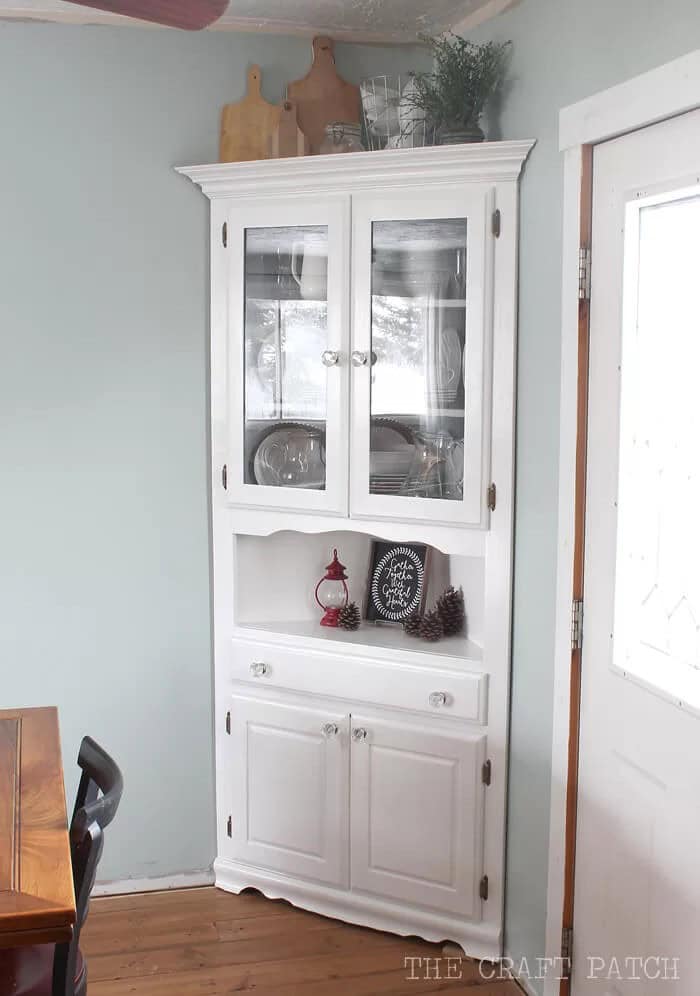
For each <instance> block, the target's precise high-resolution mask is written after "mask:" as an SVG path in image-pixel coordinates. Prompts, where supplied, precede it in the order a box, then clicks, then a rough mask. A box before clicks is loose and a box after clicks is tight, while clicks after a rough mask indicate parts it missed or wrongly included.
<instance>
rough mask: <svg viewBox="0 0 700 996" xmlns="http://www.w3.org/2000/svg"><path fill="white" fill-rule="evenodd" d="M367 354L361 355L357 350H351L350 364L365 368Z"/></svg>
mask: <svg viewBox="0 0 700 996" xmlns="http://www.w3.org/2000/svg"><path fill="white" fill-rule="evenodd" d="M367 359H368V357H367V353H361V352H360V350H359V349H353V351H352V364H353V366H355V367H366V366H367Z"/></svg>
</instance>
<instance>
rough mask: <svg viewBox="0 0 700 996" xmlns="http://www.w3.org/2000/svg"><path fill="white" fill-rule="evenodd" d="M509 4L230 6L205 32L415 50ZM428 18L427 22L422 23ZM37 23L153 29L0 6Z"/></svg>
mask: <svg viewBox="0 0 700 996" xmlns="http://www.w3.org/2000/svg"><path fill="white" fill-rule="evenodd" d="M512 2H514V0H463V3H461V4H457V5H456V6H455V4H454V2H453V0H442V2H441V3H439V4H436V5H434V6H433V7H432V8H431V10H430V15H429V16H428V15H426V13H425V9H424V7H423V5H422V4H420V3H418V2H417V0H412V5H408V6H404V8H402V11H401V17H400V18H399V19H397V17H396V11H395V8H394V6H393V4H392V3H391V2H390V0H383V2H381V3H376V4H373V5H372V7H371V8H367V7H366V6H365V5H364V4H363V3H361V2H360V0H356V2H354V3H352V4H347V5H343V6H342V16H339V11H340V8H339V6H338V4H337V3H335V2H333V0H325V2H324V3H319V2H318V0H303V2H300V3H297V4H296V5H295V7H294V11H293V12H290V11H289V10H288V9H287V7H286V5H285V4H284V3H283V2H281V0H266V2H265V3H262V2H259V0H255V2H251V0H232V2H231V4H230V6H229V9H228V10H227V11H225V12H224V14H223V15H222V17H221V18H220V19H219V20H218V21H215V22H214V24H212V25H211V26H210V27H209V28H208V29H207V30H209V31H243V32H252V33H255V34H277V35H279V34H284V35H299V36H302V37H308V38H313V37H315V36H316V35H319V34H321V35H331V36H332V37H333V38H335V39H336V40H338V41H348V42H365V43H375V44H378V43H384V44H415V43H416V42H417V41H419V37H420V35H421V34H422V33H425V32H427V33H429V34H440V33H442V32H443V31H446V30H449V29H450V28H454V29H455V30H458V31H466V30H468V29H470V28H473V27H474V26H476V25H477V24H481V23H483V22H484V21H486V20H489V19H490V18H492V17H495V16H496V15H497V14H499V13H501V12H502V11H503V10H504V9H506V7H507V6H511V5H512ZM426 18H427V19H426ZM2 19H7V20H40V21H51V22H55V23H59V24H118V25H121V26H132V27H141V28H143V27H157V25H155V24H153V23H152V22H148V21H139V20H138V19H133V18H128V17H123V16H120V15H119V14H113V13H111V12H110V11H101V10H94V9H92V8H90V7H82V6H80V5H78V4H72V3H65V2H63V0H2V2H1V3H0V20H2Z"/></svg>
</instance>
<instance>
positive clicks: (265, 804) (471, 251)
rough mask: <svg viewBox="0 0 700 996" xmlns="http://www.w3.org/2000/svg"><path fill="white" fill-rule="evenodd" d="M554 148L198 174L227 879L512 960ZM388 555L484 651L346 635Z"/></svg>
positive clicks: (375, 156) (518, 145) (303, 162)
mask: <svg viewBox="0 0 700 996" xmlns="http://www.w3.org/2000/svg"><path fill="white" fill-rule="evenodd" d="M530 147H531V143H529V142H499V143H484V144H482V145H471V146H453V147H447V148H431V149H416V150H395V151H382V152H373V153H356V154H352V155H350V154H349V155H345V156H328V157H326V156H315V157H308V158H300V159H283V160H276V161H267V162H256V163H241V164H222V165H211V166H195V167H188V168H184V169H181V170H180V172H182V173H184V174H185V175H186V176H188V177H190V178H191V179H192V180H193V181H194V182H195V183H197V184H198V185H199V186H200V187H201V188H202V190H203V191H204V193H205V194H206V195H207V196H208V197H209V198H210V200H211V274H212V276H211V287H212V289H211V399H212V470H213V476H212V505H213V514H212V521H213V565H214V604H215V673H216V678H215V682H216V724H215V725H216V772H217V826H218V854H217V860H216V863H215V872H216V882H217V885H219V886H220V887H221V888H223V889H228V890H231V891H234V892H237V891H240V890H241V889H244V888H246V887H255V888H257V889H259V890H261V891H262V892H263V893H264V894H265V895H267V896H269V897H283V898H285V899H288V900H290V901H291V902H293V903H296V904H298V905H299V906H303V907H306V908H308V909H312V910H316V911H318V912H320V913H324V914H326V915H329V916H335V917H339V918H341V919H344V920H348V921H351V922H354V923H361V924H366V925H368V926H373V927H377V928H381V929H387V930H393V931H396V932H399V933H402V934H419V935H421V936H423V937H426V938H428V939H430V940H450V941H454V942H456V943H458V944H460V945H462V947H463V948H464V949H465V951H466V952H467V953H468V954H470V955H473V956H477V957H497V956H498V955H499V954H500V953H501V936H502V929H501V924H502V917H503V891H504V889H503V885H504V883H503V875H504V837H505V800H506V773H507V772H506V768H507V716H508V688H509V670H510V663H509V662H510V646H509V645H510V589H511V561H512V519H513V436H514V433H513V422H514V408H515V398H514V386H515V378H514V366H515V332H516V295H517V223H518V189H517V188H518V177H519V174H520V170H521V167H522V164H523V162H524V160H525V158H526V157H527V154H528V152H529V150H530ZM373 540H383V541H391V542H393V541H396V542H397V543H409V542H410V543H420V544H426V545H428V546H430V547H432V548H433V550H434V551H435V553H434V555H433V557H432V558H431V560H430V564H431V567H430V572H429V577H428V578H427V580H426V584H427V589H428V600H429V601H434V599H435V597H436V596H437V595H438V594H439V593H440V592H441V590H442V589H444V587H445V586H446V585H447V584H448V583H450V584H452V585H454V586H456V587H458V586H461V587H462V588H463V590H464V594H465V602H466V609H467V629H466V632H465V633H462V634H459V635H457V636H451V637H447V638H444V639H443V640H441V641H439V642H436V643H428V642H426V641H423V640H420V639H415V638H411V637H409V636H407V635H406V634H404V632H403V630H402V629H401V628H400V627H396V626H390V625H374V624H370V623H368V622H363V623H362V624H361V626H360V629H359V630H357V631H353V632H349V631H344V630H342V629H338V628H332V627H325V628H324V627H321V626H320V625H319V620H320V613H319V611H318V607H317V606H316V605H315V603H314V599H313V592H314V588H315V585H316V583H317V581H318V579H319V577H321V576H322V574H323V571H324V568H325V565H326V564H328V563H329V561H330V557H331V554H332V551H333V549H335V548H337V549H338V550H339V553H340V558H341V560H342V561H343V563H344V564H345V565H346V566H347V568H348V574H349V580H348V585H349V588H350V597H351V598H352V599H353V600H355V601H357V602H358V604H359V605H360V606H362V604H363V603H364V599H365V597H366V592H367V573H368V563H369V559H370V549H371V545H372V542H373Z"/></svg>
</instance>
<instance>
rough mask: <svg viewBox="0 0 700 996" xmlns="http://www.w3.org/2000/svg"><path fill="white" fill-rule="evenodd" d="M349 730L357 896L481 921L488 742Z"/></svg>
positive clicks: (389, 729) (376, 724) (392, 728)
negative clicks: (484, 768)
mask: <svg viewBox="0 0 700 996" xmlns="http://www.w3.org/2000/svg"><path fill="white" fill-rule="evenodd" d="M350 723H351V740H352V747H351V796H352V815H351V830H350V834H351V838H350V851H351V871H350V883H351V886H352V888H353V889H358V890H361V891H364V892H370V893H373V894H376V895H380V896H384V897H386V898H390V899H396V900H400V901H401V902H406V903H411V904H417V905H420V906H426V907H432V908H435V909H439V910H443V911H445V912H450V913H456V914H460V915H462V916H466V917H469V918H471V919H473V920H480V919H481V900H480V898H479V882H480V879H481V876H482V874H483V872H482V862H483V857H482V853H483V820H484V788H483V785H482V779H481V772H482V765H483V763H484V759H485V750H486V738H485V737H484V736H480V735H475V736H472V735H457V736H452V735H445V734H442V733H440V734H437V733H432V732H430V731H427V730H425V729H423V728H418V727H413V726H411V725H409V724H404V723H390V722H384V721H378V720H375V719H366V718H364V717H362V716H358V715H355V714H353V715H352V717H351V720H350Z"/></svg>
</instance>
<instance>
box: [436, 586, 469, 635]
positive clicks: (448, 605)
mask: <svg viewBox="0 0 700 996" xmlns="http://www.w3.org/2000/svg"><path fill="white" fill-rule="evenodd" d="M435 609H436V611H437V613H438V615H439V616H440V619H441V620H442V625H443V629H444V631H445V636H455V634H457V633H462V632H463V631H464V623H465V612H464V592H463V591H462V589H461V588H460V589H459V591H456V590H455V589H454V588H453V587H452V585H450V587H449V588H447V589H446V590H445V591H444V592H443V593H442V595H440V597H439V598H438V600H437V605H436V606H435Z"/></svg>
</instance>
